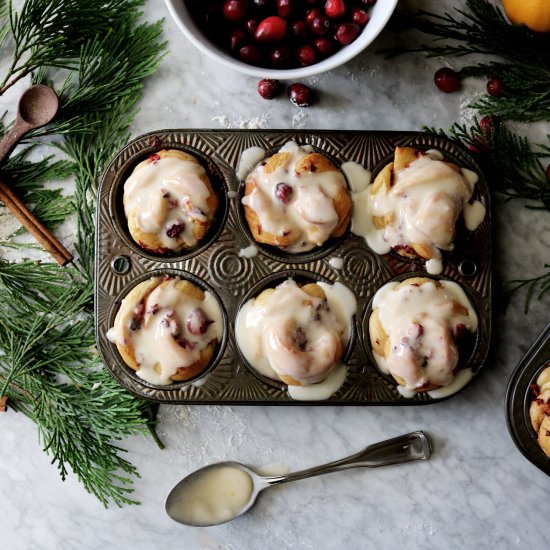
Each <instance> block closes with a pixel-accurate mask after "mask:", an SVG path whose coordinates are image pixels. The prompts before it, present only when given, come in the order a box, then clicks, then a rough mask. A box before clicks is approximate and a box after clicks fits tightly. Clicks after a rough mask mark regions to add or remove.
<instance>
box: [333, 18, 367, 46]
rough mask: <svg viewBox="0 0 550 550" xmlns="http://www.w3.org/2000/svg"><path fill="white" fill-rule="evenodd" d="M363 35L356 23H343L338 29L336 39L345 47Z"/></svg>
mask: <svg viewBox="0 0 550 550" xmlns="http://www.w3.org/2000/svg"><path fill="white" fill-rule="evenodd" d="M360 33H361V27H359V25H356V24H355V23H342V24H341V25H338V27H337V28H336V33H335V35H334V38H335V39H336V41H337V42H340V44H342V45H343V46H347V45H348V44H351V43H352V42H353V41H354V40H355V39H356V38H357V37H358V36H359V34H360Z"/></svg>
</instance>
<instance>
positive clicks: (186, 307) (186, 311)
mask: <svg viewBox="0 0 550 550" xmlns="http://www.w3.org/2000/svg"><path fill="white" fill-rule="evenodd" d="M158 279H161V278H160V277H159V278H158ZM177 281H178V279H171V280H169V281H168V284H166V285H163V286H161V285H159V286H157V287H156V288H155V289H154V290H153V291H152V292H151V293H150V294H149V295H148V296H147V297H146V298H145V300H144V301H143V302H142V303H141V304H138V305H137V308H136V309H137V311H136V310H129V311H128V312H127V313H126V315H122V314H119V315H117V317H116V318H115V323H114V327H112V328H111V329H109V332H108V336H109V338H110V339H111V341H114V342H115V343H117V344H119V345H122V346H126V345H129V346H130V347H131V348H132V349H133V353H134V357H135V359H136V361H137V363H138V364H139V370H138V371H137V375H138V376H139V377H140V378H142V379H143V380H145V381H146V382H150V383H151V384H157V385H166V384H171V383H172V382H173V381H172V380H171V378H170V377H171V376H172V375H174V374H176V372H177V370H178V369H179V368H186V367H190V366H191V365H193V364H194V363H196V362H197V361H198V360H199V356H200V352H201V350H203V349H204V348H205V347H206V346H207V345H208V344H209V343H210V342H211V341H212V340H214V339H216V340H218V341H219V339H220V337H221V334H222V330H223V320H222V313H221V310H220V306H219V304H218V301H217V299H216V298H215V297H214V296H213V295H212V294H210V293H209V292H205V293H204V300H197V299H195V298H192V297H191V296H188V295H187V294H184V293H183V292H181V291H180V290H178V289H177V288H176V286H175V285H176V282H177ZM123 304H124V300H123ZM197 310H202V312H203V313H204V314H205V316H206V319H207V320H208V322H209V324H208V326H207V329H206V332H204V333H203V334H198V335H196V334H191V332H190V331H189V328H188V319H189V315H190V314H191V313H192V312H196V311H197ZM135 318H138V319H139V322H138V323H137V327H134V329H133V330H132V323H135V321H134V319H135ZM182 343H184V345H182Z"/></svg>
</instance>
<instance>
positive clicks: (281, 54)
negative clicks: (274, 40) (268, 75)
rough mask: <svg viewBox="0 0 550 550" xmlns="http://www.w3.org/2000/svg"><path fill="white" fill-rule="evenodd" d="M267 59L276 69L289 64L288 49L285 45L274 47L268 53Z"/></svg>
mask: <svg viewBox="0 0 550 550" xmlns="http://www.w3.org/2000/svg"><path fill="white" fill-rule="evenodd" d="M269 60H270V61H271V64H272V65H273V67H275V68H276V69H284V68H285V67H288V66H289V65H290V50H289V49H288V48H287V47H286V46H280V47H279V48H274V49H273V50H272V51H271V53H270V54H269Z"/></svg>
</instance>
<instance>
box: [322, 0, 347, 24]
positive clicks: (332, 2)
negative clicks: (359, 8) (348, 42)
mask: <svg viewBox="0 0 550 550" xmlns="http://www.w3.org/2000/svg"><path fill="white" fill-rule="evenodd" d="M325 13H326V14H327V15H328V16H329V17H330V18H331V19H340V18H342V17H344V15H346V3H345V2H344V0H327V1H326V2H325Z"/></svg>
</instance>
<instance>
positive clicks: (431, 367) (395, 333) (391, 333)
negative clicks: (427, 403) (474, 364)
mask: <svg viewBox="0 0 550 550" xmlns="http://www.w3.org/2000/svg"><path fill="white" fill-rule="evenodd" d="M477 326H478V319H477V315H476V313H475V311H474V309H473V307H472V304H471V303H470V301H469V299H468V297H467V296H466V294H465V293H464V291H463V290H462V288H461V287H460V286H459V285H458V284H457V283H454V282H451V281H438V280H435V279H431V278H428V277H413V278H410V279H406V280H405V281H402V282H390V283H387V284H386V285H384V286H383V287H382V288H381V289H380V290H378V292H377V293H376V294H375V296H374V299H373V309H372V313H371V315H370V318H369V339H370V343H371V346H372V351H373V354H374V358H375V361H376V363H377V365H378V367H379V368H380V370H381V371H382V372H384V373H387V374H391V376H392V377H393V378H394V379H395V380H396V381H397V383H398V384H399V385H400V386H403V387H405V388H407V389H408V390H414V391H416V392H423V391H430V390H434V389H437V388H441V387H443V386H447V385H448V384H450V383H451V382H452V381H453V380H454V376H455V373H456V369H457V366H458V360H459V345H458V344H459V343H460V342H459V341H460V340H461V339H462V338H463V337H464V336H465V334H466V333H468V332H469V333H474V332H475V331H476V330H477Z"/></svg>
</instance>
